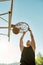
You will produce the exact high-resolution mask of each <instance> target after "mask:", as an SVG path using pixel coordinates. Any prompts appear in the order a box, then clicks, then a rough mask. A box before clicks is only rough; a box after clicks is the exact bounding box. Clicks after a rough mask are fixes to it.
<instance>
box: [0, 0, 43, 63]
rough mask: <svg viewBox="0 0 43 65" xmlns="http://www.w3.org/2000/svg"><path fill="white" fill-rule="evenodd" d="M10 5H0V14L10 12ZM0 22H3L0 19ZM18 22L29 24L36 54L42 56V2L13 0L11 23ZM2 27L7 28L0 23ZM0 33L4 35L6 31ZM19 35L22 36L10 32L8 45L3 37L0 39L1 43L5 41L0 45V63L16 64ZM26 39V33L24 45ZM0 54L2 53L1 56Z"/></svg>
mask: <svg viewBox="0 0 43 65" xmlns="http://www.w3.org/2000/svg"><path fill="white" fill-rule="evenodd" d="M10 3H11V2H5V3H4V2H3V3H0V6H1V7H0V13H3V12H7V11H8V10H10ZM3 17H4V18H5V19H8V17H7V16H6V15H5V16H3ZM0 21H3V20H1V19H0ZM18 22H27V23H28V24H29V26H30V28H31V30H32V32H33V35H34V38H35V42H36V54H37V53H38V52H40V53H41V54H42V55H43V30H42V29H43V0H14V6H13V15H12V23H13V24H16V23H18ZM2 25H3V26H7V25H8V24H7V23H6V22H4V23H3V22H0V26H2ZM0 32H3V33H6V30H5V31H3V30H0ZM21 35H22V34H21V33H20V34H18V35H15V34H13V33H12V31H11V35H10V36H11V39H10V43H9V42H7V43H8V44H6V41H7V40H6V37H5V36H1V37H0V40H1V42H2V41H3V39H4V40H5V41H4V45H3V42H2V44H0V47H1V46H2V47H3V49H2V47H1V49H2V52H1V50H0V53H1V55H0V58H1V62H3V61H4V63H10V62H16V61H18V60H19V59H20V54H21V53H20V49H19V39H20V37H21ZM2 38H3V39H2ZM27 39H28V33H27V34H26V36H25V38H24V43H25V42H26V41H27ZM17 48H18V49H17ZM5 49H6V50H7V51H6V50H5ZM8 50H9V51H8ZM3 51H4V52H3ZM5 51H6V53H5ZM2 53H4V54H3V56H2ZM11 53H12V54H11ZM7 54H8V55H7ZM14 54H15V55H16V56H15V55H14ZM4 55H5V56H4ZM18 55H19V56H18ZM1 56H2V57H1ZM8 57H9V58H8ZM17 57H18V58H17ZM15 58H16V59H15ZM1 62H0V63H1Z"/></svg>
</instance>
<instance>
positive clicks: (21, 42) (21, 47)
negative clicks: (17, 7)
mask: <svg viewBox="0 0 43 65" xmlns="http://www.w3.org/2000/svg"><path fill="white" fill-rule="evenodd" d="M24 35H25V32H23V35H22V36H21V38H20V50H21V51H23V48H24V45H23V38H24Z"/></svg>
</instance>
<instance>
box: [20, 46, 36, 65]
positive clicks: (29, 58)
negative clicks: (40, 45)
mask: <svg viewBox="0 0 43 65" xmlns="http://www.w3.org/2000/svg"><path fill="white" fill-rule="evenodd" d="M20 62H21V63H25V64H26V65H35V53H34V51H33V49H32V47H31V46H30V47H24V49H23V51H22V55H21V61H20ZM25 64H21V65H25Z"/></svg>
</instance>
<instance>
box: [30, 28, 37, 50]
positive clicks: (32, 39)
mask: <svg viewBox="0 0 43 65" xmlns="http://www.w3.org/2000/svg"><path fill="white" fill-rule="evenodd" d="M29 32H30V36H31V46H32V48H33V50H35V49H36V45H35V40H34V36H33V34H32V31H31V30H30V29H29Z"/></svg>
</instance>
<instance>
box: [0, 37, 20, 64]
mask: <svg viewBox="0 0 43 65" xmlns="http://www.w3.org/2000/svg"><path fill="white" fill-rule="evenodd" d="M18 55H19V56H20V53H19V48H18V49H17V47H16V46H15V47H14V46H13V44H11V43H9V42H8V40H7V39H5V38H3V39H1V40H0V63H7V64H8V63H14V62H18V61H19V56H18Z"/></svg>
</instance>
